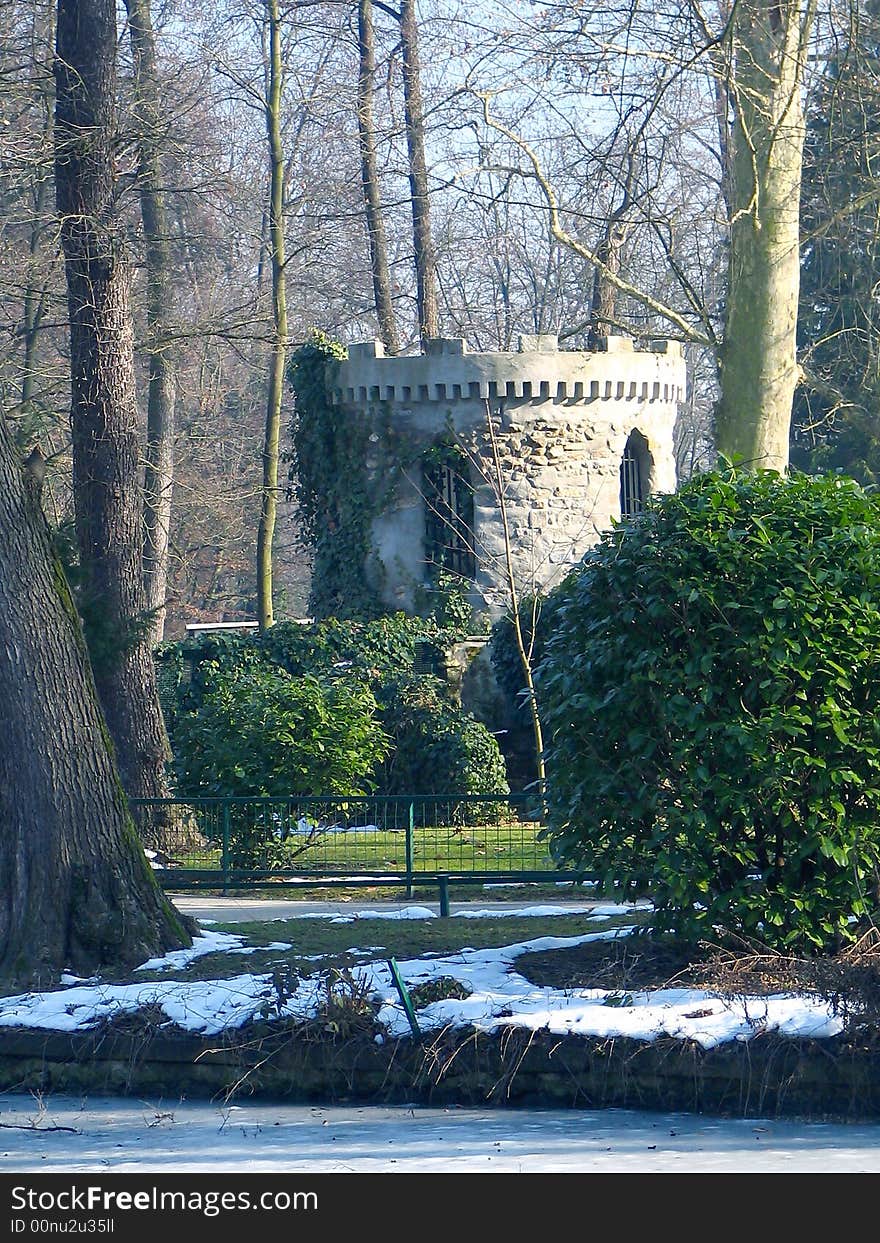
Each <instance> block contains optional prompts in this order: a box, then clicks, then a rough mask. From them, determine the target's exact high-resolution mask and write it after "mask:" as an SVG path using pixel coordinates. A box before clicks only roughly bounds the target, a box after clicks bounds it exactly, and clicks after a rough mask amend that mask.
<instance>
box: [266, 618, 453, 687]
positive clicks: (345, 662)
mask: <svg viewBox="0 0 880 1243" xmlns="http://www.w3.org/2000/svg"><path fill="white" fill-rule="evenodd" d="M453 633H454V632H451V631H446V630H441V629H440V627H438V626H437V625H436V624H432V623H431V622H429V621H426V620H425V619H423V618H419V617H408V616H407V615H406V614H405V613H393V614H386V615H385V616H384V617H377V618H372V619H356V618H349V619H346V620H344V621H342V620H340V619H338V618H336V617H329V618H326V619H325V620H324V621H321V622H318V623H316V624H315V625H313V626H302V625H299V624H297V623H296V622H279V623H278V624H277V625H275V626H273V627H272V628H271V629H270V630H268V631H267V632H266V633H265V635H262V636H261V637H260V638H259V639H258V640H257V642H258V645H259V650H260V651H261V652H262V653H263V654H264V655H265V657H266V659H268V660H270V661H272V662H273V663H274V664H278V665H280V666H281V667H282V668H284V669H286V670H287V672H288V673H292V674H303V673H318V672H321V673H322V674H326V675H327V676H331V677H344V676H348V675H349V674H350V673H351V672H352V671H354V672H355V674H356V676H358V677H360V678H361V679H365V680H367V681H369V682H370V683H378V682H380V681H382V679H384V678H386V677H388V676H393V675H395V674H397V673H398V672H399V671H400V670H401V669H407V668H412V665H413V662H414V661H415V658H416V649H417V647H418V645H419V644H420V643H426V642H427V643H429V644H431V646H432V647H433V649H434V652H435V654H436V655H437V657H439V656H440V653H441V649H442V647H443V645H444V642H446V641H451V638H452V634H453Z"/></svg>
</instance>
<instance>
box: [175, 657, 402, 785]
mask: <svg viewBox="0 0 880 1243" xmlns="http://www.w3.org/2000/svg"><path fill="white" fill-rule="evenodd" d="M175 744H176V763H177V773H178V782H179V787H180V790H181V792H182V793H184V794H190V795H198V794H214V795H227V796H237V795H286V794H357V793H364V792H365V790H364V785H365V783H366V782H367V779H368V778H369V776H370V774H371V773H372V771H373V769H374V767H375V766H376V764H377V763H379V762H380V761H381V760H382V759H384V757H385V755H386V754H387V752H388V740H387V738H386V736H385V733H384V731H383V730H382V729H381V728H380V726H379V724H378V721H377V720H376V701H375V698H374V697H373V694H372V692H371V691H370V690H369V688H368V687H366V686H363V685H361V684H359V683H357V682H350V681H349V682H322V681H321V680H320V679H319V678H316V677H312V676H311V675H310V674H306V675H305V676H304V677H301V678H292V677H290V675H289V674H286V673H284V672H283V670H281V669H273V668H272V667H271V666H268V665H256V666H253V667H252V668H245V669H243V670H218V671H215V672H214V673H213V674H212V675H211V676H210V679H209V682H208V685H207V688H206V692H205V694H204V696H203V699H202V705H201V708H200V710H199V712H198V713H188V714H186V715H184V716H182V717H181V718H180V720H179V721H178V724H177V729H176V731H175Z"/></svg>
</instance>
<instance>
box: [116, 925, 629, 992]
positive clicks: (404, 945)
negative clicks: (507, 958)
mask: <svg viewBox="0 0 880 1243" xmlns="http://www.w3.org/2000/svg"><path fill="white" fill-rule="evenodd" d="M644 916H645V912H642V911H640V912H638V915H627V916H619V917H613V918H611V919H606V920H602V921H601V922H600V921H598V920H591V919H590V918H589V915H588V914H587V913H585V914H583V915H551V916H546V917H543V916H534V917H522V916H515V915H514V916H503V917H498V918H493V919H460V918H455V917H453V918H451V919H424V920H422V919H419V920H402V919H363V920H355V921H354V922H353V923H346V924H334V923H332V922H331V921H330V920H329V919H278V920H268V921H267V920H260V921H257V922H254V923H229V924H219V923H218V924H212V925H210V931H212V932H233V933H236V934H238V935H240V936H244V938H245V944H246V945H248V946H250V945H256V946H266V945H268V944H269V943H271V942H273V941H283V942H287V943H289V944H290V945H291V946H292V948H291V949H290V950H277V949H276V950H268V949H264V950H258V951H257V952H255V953H252V954H235V953H219V954H206V955H204V957H202V958H197V959H195V961H194V962H192V963H190V964H189V965H188V966H187V967H186V968H183V969H179V970H175V971H166V972H146V971H139V972H138V973H137V977H136V978H137V979H138V980H143V981H147V980H150V979H170V978H173V979H180V980H213V979H220V978H223V977H227V976H232V975H239V974H242V973H244V972H249V973H253V974H261V973H263V972H266V971H272V970H278V969H279V967H282V966H285V967H287V968H291V969H293V970H295V971H297V972H300V973H302V974H304V975H306V974H308V975H310V974H312V973H314V972H318V971H322V970H329V969H330V968H333V967H335V968H339V969H341V968H345V967H352V966H357V965H359V964H363V963H366V962H369V961H371V960H375V959H387V958H391V957H394V958H397V959H399V960H401V961H403V960H404V959H408V958H419V957H423V956H428V957H430V956H435V955H438V954H450V953H456V952H459V951H461V950H463V949H465V948H469V949H487V948H497V947H499V946H503V945H512V944H515V943H517V942H520V941H531V940H534V939H535V938H537V937H546V936H556V937H576V936H583V935H584V933H588V932H599V931H604V930H606V929H610V928H615V927H625V926H628V925H632V924H634V923H639V922H642V920H643V919H644ZM357 951H362V952H357ZM364 951H365V952H364Z"/></svg>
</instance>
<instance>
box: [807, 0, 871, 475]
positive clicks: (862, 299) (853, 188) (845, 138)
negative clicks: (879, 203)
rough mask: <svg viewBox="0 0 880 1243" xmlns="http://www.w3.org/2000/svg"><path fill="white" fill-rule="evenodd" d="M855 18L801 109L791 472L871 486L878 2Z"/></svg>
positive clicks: (867, 7)
mask: <svg viewBox="0 0 880 1243" xmlns="http://www.w3.org/2000/svg"><path fill="white" fill-rule="evenodd" d="M860 9H861V11H860V13H859V17H858V24H857V25H855V26H853V28H852V37H851V39H850V41H849V42H847V41H846V40H844V41H842V42H841V44H840V45H839V47H838V48H837V51H836V54H835V55H833V56H832V57H831V58H830V59H829V60H828V62H827V63H826V65H825V67H824V71H823V72H822V74H821V76H820V77H819V79H818V82H817V84H816V86H815V88H814V90H813V92H812V94H811V97H810V99H809V100H808V104H807V136H806V142H805V144H804V171H803V181H802V194H801V222H802V232H803V235H804V239H805V240H804V245H803V248H802V264H801V286H800V305H799V311H798V349H799V357H800V358H801V360H802V361H803V363H804V364H805V366H806V368H807V369H808V372H809V374H810V375H812V376H816V377H817V378H818V380H819V381H820V387H819V388H818V389H817V388H816V387H811V385H810V382H809V380H808V382H807V383H806V384H805V385H802V386H800V388H799V389H798V393H797V395H796V399H795V406H794V412H793V420H792V431H793V442H792V462H793V463H794V464H795V465H797V466H802V467H803V468H804V469H806V470H811V471H823V470H832V469H834V470H841V471H843V472H845V473H846V474H848V475H852V476H853V477H854V478H855V479H857V480H858V481H859V482H860V483H862V484H868V483H871V484H876V483H877V482H878V481H880V436H878V427H877V413H876V412H877V404H878V400H880V306H878V301H877V296H876V282H877V268H878V264H880V234H878V231H877V208H876V199H875V194H874V190H875V186H876V166H877V159H878V156H880V123H878V116H880V112H878V103H880V98H878V93H877V82H878V71H880V17H878V6H877V4H876V0H869V2H868V3H867V4H866V5H864V6H860ZM825 386H827V387H825ZM835 394H837V396H835Z"/></svg>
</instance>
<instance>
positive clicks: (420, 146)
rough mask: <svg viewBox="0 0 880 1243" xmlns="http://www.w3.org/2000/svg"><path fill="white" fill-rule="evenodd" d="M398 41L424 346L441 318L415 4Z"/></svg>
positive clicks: (407, 4)
mask: <svg viewBox="0 0 880 1243" xmlns="http://www.w3.org/2000/svg"><path fill="white" fill-rule="evenodd" d="M400 40H401V44H402V48H403V106H404V115H405V122H406V148H407V153H408V157H409V187H410V199H411V201H412V220H413V247H414V250H415V261H416V300H417V303H418V314H419V337H420V338H421V342H422V345H423V346H424V344H425V342H426V341H428V340H429V339H430V338H431V337H437V336H439V335H440V316H439V312H438V309H437V261H436V259H435V256H434V243H433V240H432V237H431V212H430V203H429V199H428V169H427V163H426V161H425V120H424V110H423V107H422V85H421V68H420V64H419V32H418V25H417V23H416V10H415V0H402V3H401V6H400Z"/></svg>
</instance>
